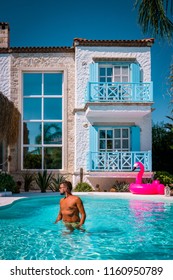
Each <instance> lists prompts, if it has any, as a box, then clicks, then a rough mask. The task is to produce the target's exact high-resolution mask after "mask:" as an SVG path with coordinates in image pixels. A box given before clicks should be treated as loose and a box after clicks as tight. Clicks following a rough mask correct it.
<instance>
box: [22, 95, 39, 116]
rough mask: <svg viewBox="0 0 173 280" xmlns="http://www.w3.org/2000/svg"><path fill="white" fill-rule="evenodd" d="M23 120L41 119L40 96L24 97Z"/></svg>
mask: <svg viewBox="0 0 173 280" xmlns="http://www.w3.org/2000/svg"><path fill="white" fill-rule="evenodd" d="M23 103H24V104H23V110H24V111H23V112H24V114H23V118H24V120H41V98H24V101H23Z"/></svg>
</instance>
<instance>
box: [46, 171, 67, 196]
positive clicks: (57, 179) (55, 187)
mask: <svg viewBox="0 0 173 280" xmlns="http://www.w3.org/2000/svg"><path fill="white" fill-rule="evenodd" d="M65 179H66V178H65V177H64V176H62V175H60V174H58V175H57V177H53V178H52V184H51V185H50V189H51V190H52V191H53V192H59V186H60V184H61V183H62V182H64V181H65Z"/></svg>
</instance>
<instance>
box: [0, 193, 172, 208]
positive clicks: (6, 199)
mask: <svg viewBox="0 0 173 280" xmlns="http://www.w3.org/2000/svg"><path fill="white" fill-rule="evenodd" d="M73 194H74V195H78V196H83V195H88V196H94V195H98V196H106V197H116V198H122V199H123V198H126V199H134V200H150V201H155V202H169V203H173V196H164V195H137V194H132V193H123V192H122V193H118V192H73ZM4 195H5V194H2V193H1V196H0V207H1V206H5V205H9V204H11V203H13V202H14V201H16V200H19V199H23V198H32V197H47V196H60V194H59V193H58V192H46V193H41V192H40V191H38V192H37V191H35V192H22V193H19V194H8V193H6V195H5V196H4Z"/></svg>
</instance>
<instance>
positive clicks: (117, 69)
mask: <svg viewBox="0 0 173 280" xmlns="http://www.w3.org/2000/svg"><path fill="white" fill-rule="evenodd" d="M114 75H118V76H119V75H120V67H119V66H115V67H114Z"/></svg>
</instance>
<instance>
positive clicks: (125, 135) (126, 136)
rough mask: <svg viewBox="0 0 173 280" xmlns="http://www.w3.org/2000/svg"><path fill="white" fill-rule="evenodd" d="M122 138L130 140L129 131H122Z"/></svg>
mask: <svg viewBox="0 0 173 280" xmlns="http://www.w3.org/2000/svg"><path fill="white" fill-rule="evenodd" d="M122 137H123V138H128V129H122Z"/></svg>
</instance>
